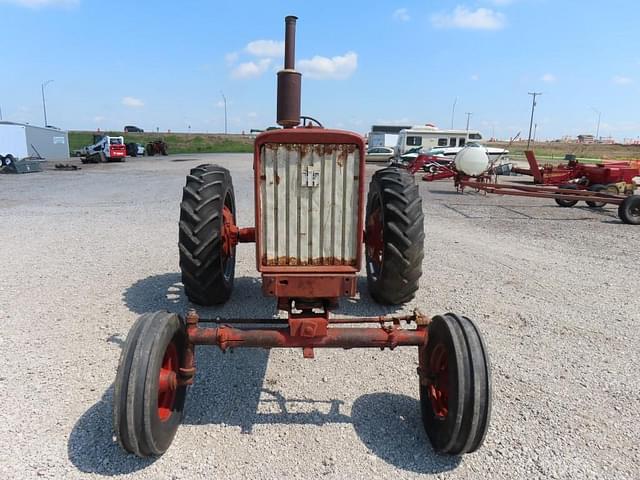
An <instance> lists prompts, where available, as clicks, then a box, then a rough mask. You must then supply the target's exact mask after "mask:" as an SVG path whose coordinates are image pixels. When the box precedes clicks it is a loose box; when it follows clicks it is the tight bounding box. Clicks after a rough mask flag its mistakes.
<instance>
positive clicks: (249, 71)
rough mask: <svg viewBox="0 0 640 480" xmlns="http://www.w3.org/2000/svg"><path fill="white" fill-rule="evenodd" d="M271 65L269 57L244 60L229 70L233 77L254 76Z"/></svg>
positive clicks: (260, 73) (257, 75)
mask: <svg viewBox="0 0 640 480" xmlns="http://www.w3.org/2000/svg"><path fill="white" fill-rule="evenodd" d="M269 65H271V59H270V58H263V59H262V60H259V61H258V62H245V63H241V64H240V65H238V66H237V67H236V68H234V69H233V70H232V71H231V76H232V77H233V78H255V77H259V76H260V75H262V74H263V73H264V72H266V71H267V69H268V68H269Z"/></svg>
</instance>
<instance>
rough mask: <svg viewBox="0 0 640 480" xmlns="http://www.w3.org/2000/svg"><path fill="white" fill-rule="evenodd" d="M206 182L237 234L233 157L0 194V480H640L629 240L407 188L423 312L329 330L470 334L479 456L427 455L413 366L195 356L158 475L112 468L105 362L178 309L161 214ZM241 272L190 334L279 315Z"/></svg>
mask: <svg viewBox="0 0 640 480" xmlns="http://www.w3.org/2000/svg"><path fill="white" fill-rule="evenodd" d="M178 160H182V161H178ZM204 162H212V163H213V162H216V163H219V164H221V165H223V166H226V167H227V168H229V169H230V170H231V173H232V175H233V179H234V184H235V189H236V196H237V201H238V208H239V222H240V223H241V224H243V225H253V193H252V184H251V182H252V169H251V158H250V156H249V155H199V156H189V155H187V156H180V157H176V156H170V157H166V158H153V159H149V158H139V159H132V160H130V161H128V162H127V163H124V164H109V165H86V166H83V168H82V170H79V171H76V172H54V171H45V172H43V173H39V174H29V175H2V176H0V226H1V228H0V325H1V326H2V328H1V329H0V359H1V361H2V364H3V365H2V367H0V405H2V409H0V442H1V445H0V478H3V479H26V478H65V479H67V478H69V479H73V478H95V477H101V476H114V475H115V476H122V478H128V477H132V478H149V479H181V478H185V479H186V478H201V477H205V476H207V477H217V478H238V479H240V478H242V479H244V478H278V479H279V478H318V477H324V478H365V477H366V478H398V479H399V478H416V477H425V476H426V477H429V478H470V479H471V478H473V479H477V478H492V479H493V478H496V479H533V478H594V479H596V478H597V479H606V478H611V479H624V478H629V479H631V478H636V479H637V478H639V477H640V466H639V465H640V447H639V445H640V433H639V432H640V382H639V378H638V368H639V366H640V361H639V360H640V355H639V353H638V344H639V343H640V334H639V333H638V332H639V330H638V322H639V321H640V299H639V298H638V292H639V289H638V280H637V279H638V265H639V264H640V249H639V248H638V238H639V236H640V228H638V227H633V226H627V225H623V224H621V222H620V221H619V220H618V218H617V215H616V213H615V209H614V208H612V207H606V208H605V209H603V210H599V211H595V210H590V209H588V208H586V207H585V208H583V207H576V208H571V209H562V208H559V207H557V206H555V204H554V203H553V201H551V200H544V199H526V198H516V197H500V196H496V195H482V194H477V193H467V194H464V195H459V194H456V193H455V192H454V191H453V189H452V187H451V184H450V183H449V182H437V183H432V184H426V183H422V182H421V183H420V189H421V192H422V195H423V199H424V211H425V216H426V235H427V238H426V253H427V254H426V256H425V260H424V265H423V267H424V275H423V277H422V280H421V289H420V291H419V295H418V298H417V299H416V300H415V301H414V302H413V303H411V304H410V305H406V306H405V307H404V308H402V309H393V308H382V307H380V306H378V305H376V304H375V303H373V301H372V300H371V298H370V297H369V296H368V294H367V292H366V281H365V279H364V277H362V278H360V281H359V286H360V290H361V293H360V297H359V298H357V299H355V300H343V301H342V303H341V307H340V310H339V313H343V314H347V315H378V314H381V313H393V312H401V311H410V310H412V309H413V308H415V307H419V308H420V309H422V310H423V311H425V312H428V313H430V314H435V313H444V312H447V311H453V312H459V313H463V314H466V315H468V316H470V317H472V318H474V319H475V320H476V321H477V322H478V324H479V326H480V328H481V329H482V331H483V332H484V335H485V338H486V340H487V343H488V348H489V351H490V354H491V360H492V364H493V387H494V404H493V415H492V422H491V426H490V431H489V434H488V436H487V439H486V442H485V444H484V446H483V447H482V449H481V450H480V451H478V452H477V453H475V454H472V455H468V456H465V457H463V458H449V457H442V456H439V455H436V454H434V453H433V451H432V450H431V448H430V447H429V445H428V441H427V438H426V435H425V434H424V432H423V430H422V426H421V422H420V416H419V403H418V400H417V397H418V381H417V376H416V371H415V370H416V365H417V352H416V350H415V349H412V348H406V349H398V350H396V351H394V352H389V351H384V352H380V351H375V350H351V351H334V350H324V351H323V350H319V351H317V352H316V359H315V360H313V361H308V360H304V359H303V358H302V354H301V352H300V351H298V350H273V351H270V352H268V351H263V350H245V351H242V350H238V351H236V352H234V353H227V354H222V353H221V352H220V351H218V350H217V349H215V348H206V347H202V348H199V349H198V351H197V362H198V372H197V375H196V383H195V385H194V386H193V387H192V388H191V390H190V392H189V395H188V400H187V407H186V410H187V413H186V418H185V421H184V425H182V426H181V427H180V429H179V430H178V434H177V436H176V439H175V441H174V443H173V445H172V447H171V448H170V449H169V451H168V452H167V453H166V454H165V455H164V456H163V457H161V458H159V459H156V460H140V459H137V458H136V457H133V456H131V455H126V454H125V453H123V451H122V450H121V449H120V448H119V447H118V446H117V444H116V443H114V440H113V437H112V430H111V398H112V391H113V380H114V378H115V370H116V367H117V362H118V357H119V353H120V347H121V345H122V343H123V342H124V340H125V338H126V334H127V331H128V329H129V327H130V326H131V324H132V323H133V322H134V320H135V318H136V317H137V315H139V314H141V313H142V312H145V311H148V310H156V309H168V310H171V311H176V312H184V311H185V309H186V308H187V307H188V303H187V301H186V299H185V297H184V294H183V291H182V286H181V284H180V275H179V271H178V250H177V219H178V204H179V201H180V195H181V189H182V185H183V183H184V176H185V174H186V173H187V172H188V170H189V168H191V167H193V166H195V165H198V164H200V163H204ZM375 168H376V167H375V166H368V167H367V170H368V173H369V175H370V174H372V173H373V171H374V170H375ZM254 255H255V251H254V248H253V246H252V245H241V246H240V247H239V249H238V264H237V269H236V275H237V281H236V288H235V291H234V294H233V297H232V299H231V301H230V302H229V303H228V304H227V305H225V306H223V307H221V308H211V309H203V312H204V313H207V314H214V315H220V316H228V317H235V316H254V317H263V316H265V315H271V314H275V313H276V311H275V308H274V302H273V300H272V299H268V298H264V297H262V294H261V291H260V282H259V276H258V275H257V272H256V271H255V265H254V264H255V256H254Z"/></svg>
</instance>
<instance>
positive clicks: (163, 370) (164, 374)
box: [158, 340, 180, 422]
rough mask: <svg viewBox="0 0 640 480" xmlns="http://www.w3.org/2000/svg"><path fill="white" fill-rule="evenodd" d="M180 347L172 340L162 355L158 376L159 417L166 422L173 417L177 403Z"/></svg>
mask: <svg viewBox="0 0 640 480" xmlns="http://www.w3.org/2000/svg"><path fill="white" fill-rule="evenodd" d="M179 368H180V366H179V361H178V349H177V347H176V344H175V343H174V341H173V340H172V341H171V342H169V345H167V348H166V350H165V352H164V356H163V357H162V365H161V366H160V374H159V378H158V418H159V419H160V421H161V422H166V421H167V420H169V418H171V414H172V413H173V410H174V406H175V403H176V393H177V390H178V373H179Z"/></svg>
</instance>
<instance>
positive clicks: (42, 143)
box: [0, 122, 69, 160]
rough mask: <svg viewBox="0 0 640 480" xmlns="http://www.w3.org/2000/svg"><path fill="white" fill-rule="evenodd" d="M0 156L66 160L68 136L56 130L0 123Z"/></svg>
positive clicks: (67, 155)
mask: <svg viewBox="0 0 640 480" xmlns="http://www.w3.org/2000/svg"><path fill="white" fill-rule="evenodd" d="M0 155H4V156H6V155H12V156H13V157H14V158H15V159H20V158H29V157H32V158H42V159H43V160H66V159H67V158H69V136H68V134H67V132H65V131H63V130H59V129H57V128H45V127H36V126H34V125H28V124H23V123H13V122H0Z"/></svg>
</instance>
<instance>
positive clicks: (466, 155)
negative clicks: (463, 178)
mask: <svg viewBox="0 0 640 480" xmlns="http://www.w3.org/2000/svg"><path fill="white" fill-rule="evenodd" d="M454 163H455V165H456V169H457V170H458V171H459V172H462V173H464V174H465V175H469V176H470V177H475V176H477V175H481V174H483V173H484V172H486V171H487V170H488V169H489V165H490V161H489V156H488V155H487V151H486V149H485V148H484V147H481V146H477V147H464V148H463V149H462V150H460V151H459V152H458V154H457V155H456V158H455V160H454Z"/></svg>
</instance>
